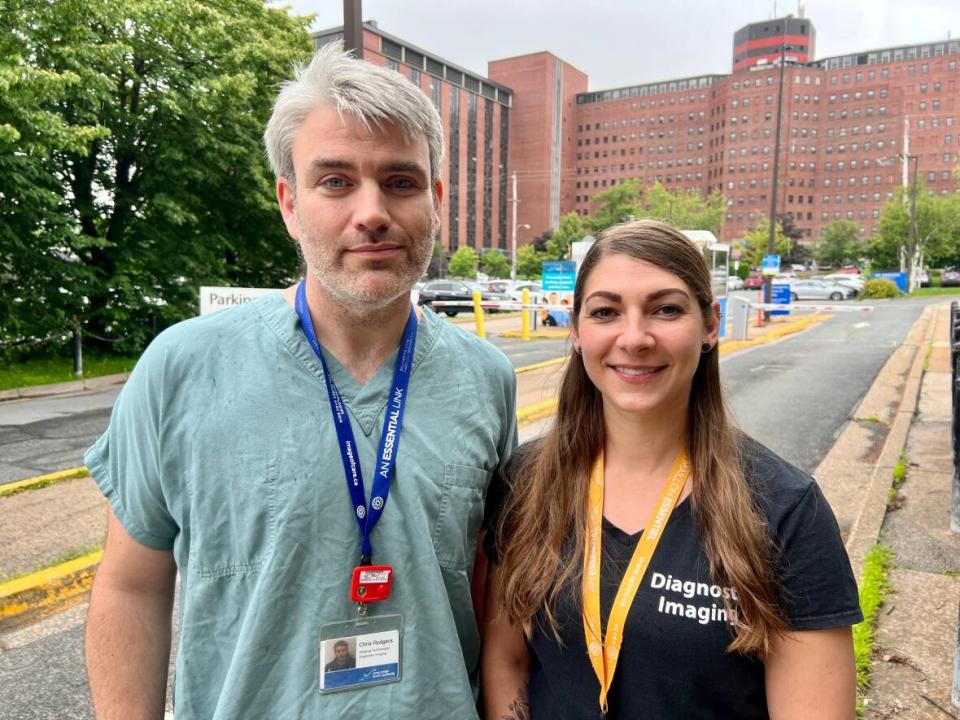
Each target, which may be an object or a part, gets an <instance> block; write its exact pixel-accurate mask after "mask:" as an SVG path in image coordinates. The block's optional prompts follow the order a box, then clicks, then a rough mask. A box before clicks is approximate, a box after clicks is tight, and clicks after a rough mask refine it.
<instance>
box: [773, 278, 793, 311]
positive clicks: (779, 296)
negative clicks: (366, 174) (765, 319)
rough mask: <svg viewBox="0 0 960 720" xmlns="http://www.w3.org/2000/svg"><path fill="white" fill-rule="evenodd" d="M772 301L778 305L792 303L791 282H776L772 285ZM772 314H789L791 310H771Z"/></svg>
mask: <svg viewBox="0 0 960 720" xmlns="http://www.w3.org/2000/svg"><path fill="white" fill-rule="evenodd" d="M770 302H772V303H774V304H776V305H789V304H790V285H789V283H774V284H773V285H771V286H770ZM770 314H771V315H789V314H790V311H789V310H771V311H770Z"/></svg>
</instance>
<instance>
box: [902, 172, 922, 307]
mask: <svg viewBox="0 0 960 720" xmlns="http://www.w3.org/2000/svg"><path fill="white" fill-rule="evenodd" d="M905 159H907V160H909V161H910V162H912V163H913V183H912V184H911V186H910V231H909V232H910V257H909V258H908V259H907V270H908V271H909V273H910V274H909V276H908V277H907V282H908V283H909V289H910V292H913V291H914V290H915V289H916V288H914V286H913V283H914V278H916V277H917V268H916V267H914V261H915V260H917V237H918V233H917V175H918V170H919V165H920V156H919V155H906V156H905Z"/></svg>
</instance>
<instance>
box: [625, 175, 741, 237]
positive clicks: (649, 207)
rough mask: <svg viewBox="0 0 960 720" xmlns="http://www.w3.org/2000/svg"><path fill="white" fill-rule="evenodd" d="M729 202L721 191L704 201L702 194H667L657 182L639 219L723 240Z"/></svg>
mask: <svg viewBox="0 0 960 720" xmlns="http://www.w3.org/2000/svg"><path fill="white" fill-rule="evenodd" d="M725 202H726V201H725V200H724V197H723V194H722V193H720V192H719V191H717V190H713V191H711V193H710V194H709V195H707V197H706V198H704V197H703V196H702V195H701V194H700V192H699V191H698V190H684V189H681V188H678V189H676V190H667V189H666V188H665V187H663V185H661V184H660V183H659V182H657V183H654V184H653V185H652V186H650V187H648V188H647V189H646V190H644V192H643V200H642V203H641V205H640V207H641V210H640V212H639V215H640V216H642V217H650V218H654V219H656V220H662V221H663V222H665V223H668V224H669V225H672V226H673V227H675V228H677V229H679V230H709V231H710V232H712V233H713V234H714V235H716V236H717V237H718V238H719V237H720V227H721V226H722V225H723V211H724V209H725V207H726V205H725Z"/></svg>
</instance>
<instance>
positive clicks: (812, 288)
mask: <svg viewBox="0 0 960 720" xmlns="http://www.w3.org/2000/svg"><path fill="white" fill-rule="evenodd" d="M856 295H857V291H856V290H854V289H853V288H852V287H850V286H849V285H839V284H837V283H833V282H829V281H826V280H794V281H793V282H791V283H790V299H791V300H834V301H836V300H849V299H850V298H853V297H856Z"/></svg>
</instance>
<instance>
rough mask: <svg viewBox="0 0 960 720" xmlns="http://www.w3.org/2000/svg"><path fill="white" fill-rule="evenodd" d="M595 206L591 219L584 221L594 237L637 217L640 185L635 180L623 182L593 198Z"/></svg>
mask: <svg viewBox="0 0 960 720" xmlns="http://www.w3.org/2000/svg"><path fill="white" fill-rule="evenodd" d="M593 202H594V205H595V206H597V210H596V212H595V213H594V214H593V217H590V218H588V219H587V220H586V222H585V225H586V227H587V229H588V230H589V231H590V232H591V233H593V234H594V235H595V234H597V233H599V232H602V231H603V230H606V229H607V228H608V227H611V226H613V225H616V224H618V223H622V222H625V221H627V220H630V219H631V218H635V217H638V216H639V208H640V185H639V183H638V182H637V181H636V180H625V181H624V182H622V183H617V184H616V185H614V186H613V187H612V188H610V189H609V190H604V191H603V192H601V193H597V194H596V195H594V197H593Z"/></svg>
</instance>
